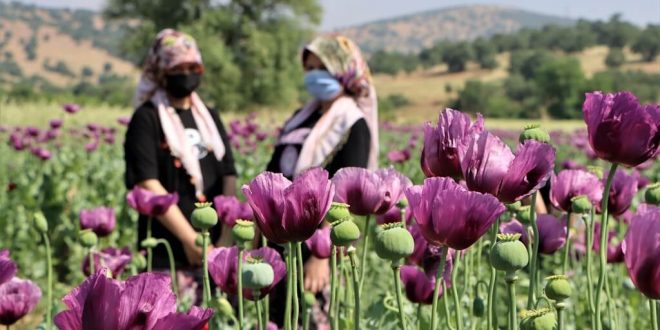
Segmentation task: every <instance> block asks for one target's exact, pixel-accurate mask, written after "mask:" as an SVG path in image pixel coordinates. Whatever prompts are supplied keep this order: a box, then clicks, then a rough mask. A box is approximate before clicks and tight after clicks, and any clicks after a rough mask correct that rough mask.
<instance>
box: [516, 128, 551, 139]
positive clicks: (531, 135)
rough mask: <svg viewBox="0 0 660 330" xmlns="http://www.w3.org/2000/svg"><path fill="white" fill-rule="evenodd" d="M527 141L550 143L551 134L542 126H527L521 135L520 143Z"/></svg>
mask: <svg viewBox="0 0 660 330" xmlns="http://www.w3.org/2000/svg"><path fill="white" fill-rule="evenodd" d="M527 140H536V141H539V142H543V143H550V134H548V132H546V131H545V130H543V129H541V125H537V124H533V125H527V126H525V129H524V130H523V132H522V133H520V143H524V142H525V141H527Z"/></svg>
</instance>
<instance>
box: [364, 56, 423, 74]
mask: <svg viewBox="0 0 660 330" xmlns="http://www.w3.org/2000/svg"><path fill="white" fill-rule="evenodd" d="M418 65H419V60H418V58H417V56H415V55H407V54H403V53H398V52H386V51H384V50H379V51H377V52H375V53H374V54H373V55H371V57H370V58H369V68H370V69H371V70H372V71H373V72H374V73H385V74H389V75H395V74H397V73H399V72H401V71H405V72H412V71H414V70H415V69H417V66H418Z"/></svg>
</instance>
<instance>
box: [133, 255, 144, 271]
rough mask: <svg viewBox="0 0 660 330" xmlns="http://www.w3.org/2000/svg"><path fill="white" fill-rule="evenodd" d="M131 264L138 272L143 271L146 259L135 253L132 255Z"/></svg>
mask: <svg viewBox="0 0 660 330" xmlns="http://www.w3.org/2000/svg"><path fill="white" fill-rule="evenodd" d="M131 264H132V265H133V266H135V268H137V269H138V270H140V269H144V268H145V267H147V258H145V257H144V255H143V254H142V253H135V254H133V259H132V260H131Z"/></svg>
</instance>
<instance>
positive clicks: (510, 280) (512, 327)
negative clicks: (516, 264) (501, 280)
mask: <svg viewBox="0 0 660 330" xmlns="http://www.w3.org/2000/svg"><path fill="white" fill-rule="evenodd" d="M517 280H518V275H516V273H515V272H512V273H509V274H507V275H506V285H507V288H508V289H509V327H508V329H509V330H518V319H517V315H518V313H517V312H516V281H517ZM559 330H561V328H560V329H559Z"/></svg>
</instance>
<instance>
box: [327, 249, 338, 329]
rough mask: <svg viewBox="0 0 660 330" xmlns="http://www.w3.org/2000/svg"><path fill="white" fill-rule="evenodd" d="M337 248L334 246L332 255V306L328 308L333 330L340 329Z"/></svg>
mask: <svg viewBox="0 0 660 330" xmlns="http://www.w3.org/2000/svg"><path fill="white" fill-rule="evenodd" d="M336 291H337V246H336V245H332V255H330V306H328V314H330V325H331V329H332V330H338V329H339V326H338V324H339V322H338V320H337V315H336V314H335V305H336V304H337V292H336Z"/></svg>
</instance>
